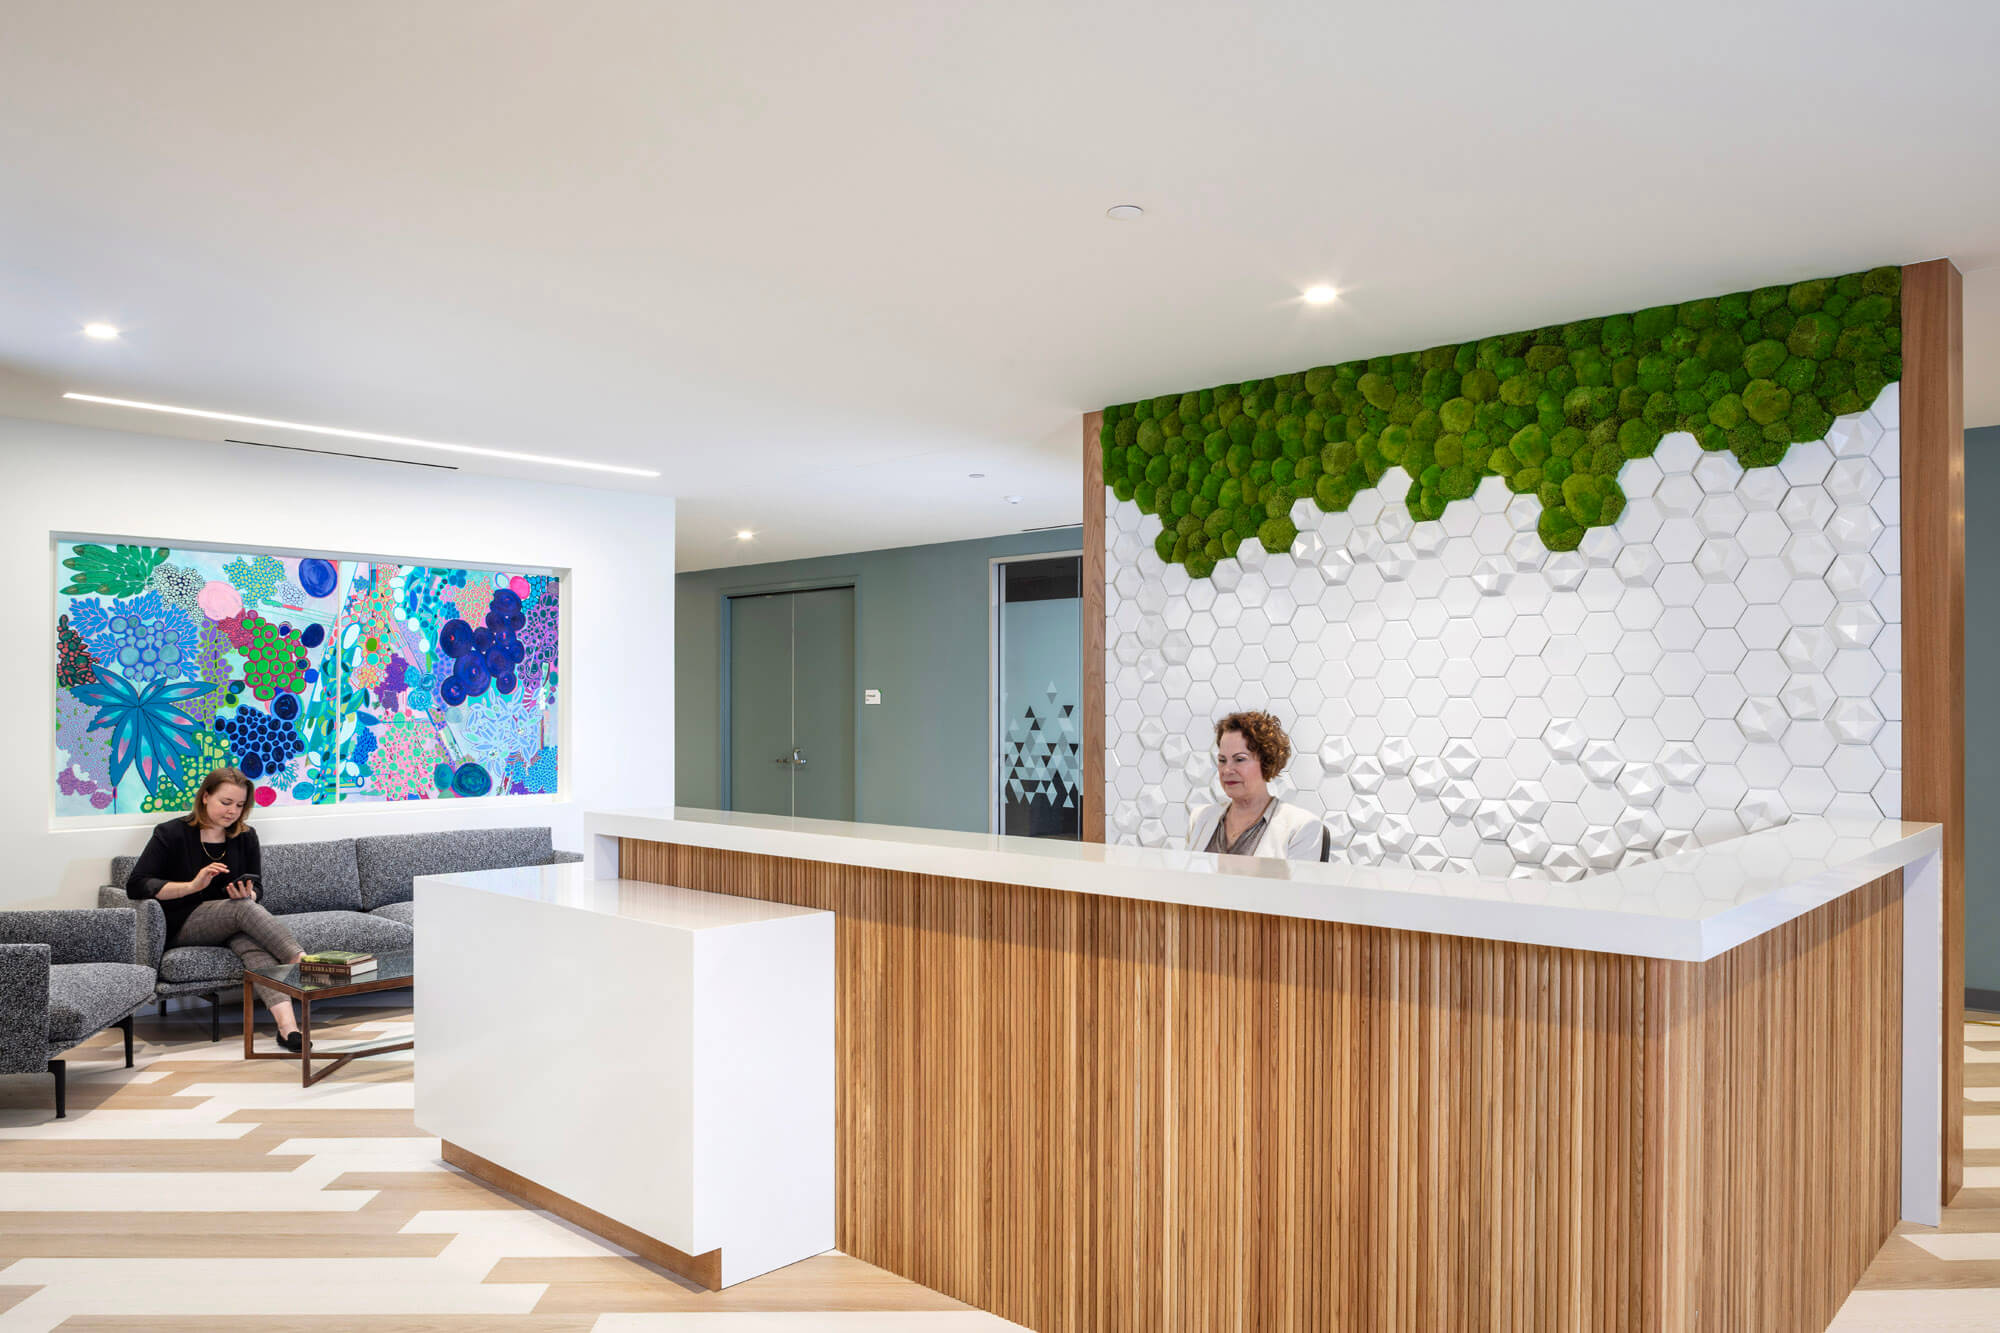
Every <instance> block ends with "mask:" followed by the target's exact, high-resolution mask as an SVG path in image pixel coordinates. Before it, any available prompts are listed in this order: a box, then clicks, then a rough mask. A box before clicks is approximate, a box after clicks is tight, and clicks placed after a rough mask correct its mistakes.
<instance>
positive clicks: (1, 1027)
mask: <svg viewBox="0 0 2000 1333" xmlns="http://www.w3.org/2000/svg"><path fill="white" fill-rule="evenodd" d="M137 929H138V917H137V914H136V913H134V912H132V911H131V910H130V909H129V908H127V909H124V910H110V911H106V910H102V909H97V910H92V909H82V910H77V911H59V912H0V1074H40V1073H44V1072H46V1073H49V1074H53V1075H54V1076H55V1081H56V1089H55V1090H56V1118H57V1119H58V1120H60V1119H62V1117H63V1116H65V1115H67V1114H68V1111H69V1104H68V1103H69V1099H68V1087H67V1084H66V1081H65V1077H64V1069H65V1066H64V1063H63V1061H62V1060H61V1059H60V1058H59V1057H61V1055H62V1053H63V1052H64V1051H67V1050H68V1049H69V1048H70V1047H72V1046H75V1045H77V1044H78V1043H79V1042H82V1041H84V1040H86V1039H87V1038H89V1037H91V1036H94V1035H95V1034H97V1033H99V1032H101V1031H103V1030H104V1029H105V1028H108V1027H111V1026H112V1025H114V1024H116V1025H118V1026H120V1027H122V1028H124V1029H125V1066H126V1068H128V1069H129V1068H131V1065H132V1015H133V1013H134V1012H135V1011H137V1010H138V1009H140V1008H143V1007H144V1006H145V1004H146V1002H147V1001H149V1000H151V999H152V998H153V969H152V968H150V967H145V966H142V965H140V964H137V963H134V962H133V961H132V959H133V957H134V955H135V950H136V948H137Z"/></svg>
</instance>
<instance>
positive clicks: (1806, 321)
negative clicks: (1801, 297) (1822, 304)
mask: <svg viewBox="0 0 2000 1333" xmlns="http://www.w3.org/2000/svg"><path fill="white" fill-rule="evenodd" d="M1839 340H1840V321H1839V320H1837V319H1835V318H1834V317H1833V316H1832V315H1829V314H1827V313H1826V312H1825V311H1824V310H1814V311H1811V312H1809V313H1807V314H1804V315H1801V316H1799V322H1798V323H1796V324H1794V325H1792V332H1791V335H1790V336H1789V337H1787V338H1786V339H1785V347H1786V350H1788V351H1790V352H1791V354H1792V355H1793V356H1796V357H1804V358H1806V359H1808V360H1813V361H1817V360H1819V359H1820V358H1821V357H1824V356H1831V355H1832V354H1833V347H1834V344H1835V343H1836V342H1838V341H1839Z"/></svg>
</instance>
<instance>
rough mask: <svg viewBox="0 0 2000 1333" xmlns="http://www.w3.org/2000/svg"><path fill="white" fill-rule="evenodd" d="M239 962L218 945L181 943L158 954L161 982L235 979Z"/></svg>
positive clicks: (241, 968)
mask: <svg viewBox="0 0 2000 1333" xmlns="http://www.w3.org/2000/svg"><path fill="white" fill-rule="evenodd" d="M242 975H243V964H242V963H240V962H238V961H237V959H236V953H235V951H234V950H232V949H230V948H228V947H227V946H225V945H221V944H181V945H176V946H175V947H173V948H171V949H169V950H167V951H166V952H165V953H163V954H161V955H160V980H162V981H217V982H223V981H235V980H236V979H237V978H239V977H241V976H242Z"/></svg>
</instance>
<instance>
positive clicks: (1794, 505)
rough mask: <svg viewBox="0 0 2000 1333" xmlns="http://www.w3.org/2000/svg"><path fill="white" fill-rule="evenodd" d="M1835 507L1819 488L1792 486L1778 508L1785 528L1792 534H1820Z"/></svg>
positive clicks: (1830, 498) (1831, 498)
mask: <svg viewBox="0 0 2000 1333" xmlns="http://www.w3.org/2000/svg"><path fill="white" fill-rule="evenodd" d="M1835 508H1837V506H1836V505H1835V504H1834V503H1833V497H1832V496H1830V495H1828V494H1827V493H1826V491H1825V490H1824V489H1823V488H1822V487H1819V486H1794V487H1792V489H1791V490H1790V491H1788V492H1786V494H1785V498H1784V501H1783V502H1782V503H1780V504H1779V506H1778V513H1779V515H1780V517H1782V518H1783V519H1784V520H1785V526H1786V527H1788V528H1790V529H1791V530H1792V531H1793V532H1822V531H1824V530H1825V529H1826V524H1827V520H1828V519H1830V518H1832V517H1833V513H1834V510H1835Z"/></svg>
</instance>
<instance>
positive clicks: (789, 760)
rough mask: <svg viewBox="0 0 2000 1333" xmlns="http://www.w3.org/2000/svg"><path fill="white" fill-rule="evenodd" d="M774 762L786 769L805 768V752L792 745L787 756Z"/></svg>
mask: <svg viewBox="0 0 2000 1333" xmlns="http://www.w3.org/2000/svg"><path fill="white" fill-rule="evenodd" d="M776 762H778V763H780V764H783V765H784V766H785V767H786V768H804V767H805V766H806V756H805V752H804V751H802V750H800V749H799V747H798V746H796V745H794V746H793V747H792V752H791V754H790V755H789V756H787V757H785V758H782V759H779V760H777V761H776Z"/></svg>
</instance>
